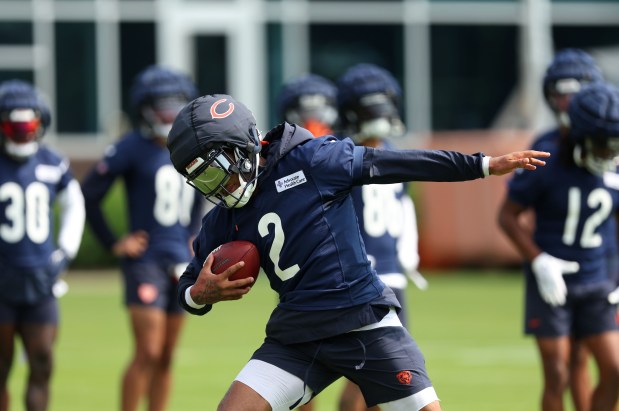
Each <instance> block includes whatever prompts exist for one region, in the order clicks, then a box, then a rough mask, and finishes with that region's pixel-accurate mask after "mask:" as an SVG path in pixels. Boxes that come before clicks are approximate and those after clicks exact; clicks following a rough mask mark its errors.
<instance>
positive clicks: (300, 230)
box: [168, 94, 548, 411]
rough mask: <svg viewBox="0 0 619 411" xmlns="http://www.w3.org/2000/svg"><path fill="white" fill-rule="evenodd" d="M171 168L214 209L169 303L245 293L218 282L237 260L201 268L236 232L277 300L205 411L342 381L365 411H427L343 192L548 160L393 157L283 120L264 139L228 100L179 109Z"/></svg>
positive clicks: (290, 400) (281, 405)
mask: <svg viewBox="0 0 619 411" xmlns="http://www.w3.org/2000/svg"><path fill="white" fill-rule="evenodd" d="M168 149H169V150H170V157H171V159H172V163H173V164H174V167H175V168H176V170H177V171H178V172H179V173H180V174H182V175H183V176H184V177H185V178H186V179H187V182H188V183H189V184H191V185H192V186H193V187H195V188H196V189H197V190H198V191H199V192H201V193H202V194H204V196H205V197H206V198H207V200H209V201H212V202H213V203H215V204H216V205H217V206H218V207H215V208H214V209H213V210H211V211H210V212H209V213H208V214H207V215H206V216H205V217H204V219H203V224H202V228H201V230H200V233H199V234H198V237H197V238H196V241H195V242H194V253H195V255H194V258H193V259H192V261H191V263H190V264H189V266H188V267H187V269H186V271H185V272H184V274H183V275H182V276H181V278H180V281H179V285H178V289H177V292H178V301H179V302H180V304H181V305H182V306H183V307H184V308H185V309H186V310H187V311H188V312H190V313H192V314H196V315H203V314H206V313H207V312H209V311H210V310H211V309H212V308H213V305H214V304H216V303H218V302H220V301H228V300H237V299H240V298H242V297H243V295H245V294H246V293H248V292H249V290H250V288H251V285H252V283H253V278H245V279H240V280H234V281H230V280H229V279H228V278H229V277H230V275H232V274H233V273H234V272H235V271H236V270H238V269H239V268H240V267H242V265H243V263H242V262H239V263H237V264H235V265H233V266H232V267H230V268H228V269H227V270H225V271H224V272H222V273H221V274H218V275H215V274H213V273H212V271H211V265H212V263H213V257H212V256H209V253H210V252H211V251H212V250H213V249H215V248H216V247H217V246H219V245H220V244H222V243H225V242H229V241H232V240H246V241H250V242H252V243H254V244H255V245H256V246H257V247H258V250H259V252H260V261H261V268H262V269H263V270H264V273H265V274H266V276H267V277H268V279H269V282H270V286H271V288H273V289H274V290H275V291H276V292H277V293H278V295H279V304H278V305H277V307H276V308H275V309H274V310H273V312H272V314H271V317H270V319H269V321H268V324H267V326H266V338H265V340H264V342H263V344H262V345H261V346H260V347H259V348H258V349H257V350H256V351H255V353H254V354H253V356H252V358H251V359H250V361H249V362H248V363H247V364H246V365H245V367H244V368H243V369H242V370H241V372H240V373H239V374H238V375H237V377H236V378H235V381H234V382H233V383H232V385H231V386H230V389H229V391H228V392H227V394H226V395H225V396H224V398H223V399H222V401H221V403H220V405H219V407H218V410H220V411H227V410H234V411H268V410H278V411H279V410H289V409H292V408H294V407H296V406H299V405H301V404H304V403H306V402H307V401H309V400H310V399H311V398H312V397H313V396H315V395H317V394H318V393H320V391H322V390H323V389H324V388H325V387H327V386H328V385H330V384H331V383H333V382H334V381H336V380H337V379H339V378H340V377H342V376H344V377H346V378H349V379H351V380H353V381H354V382H355V383H357V384H358V385H359V386H360V388H361V391H362V392H363V395H364V397H365V401H366V403H367V404H368V405H369V406H374V405H379V404H380V406H381V408H382V409H383V410H385V411H390V410H402V411H403V410H424V411H436V410H440V405H439V400H438V396H437V394H436V392H435V390H434V388H433V386H432V383H431V382H430V378H429V377H428V374H427V372H426V370H425V365H424V359H423V355H422V353H421V351H420V350H419V348H418V346H417V345H416V343H415V341H414V340H413V338H412V337H411V336H410V334H409V333H408V331H407V330H406V329H405V328H404V327H402V324H401V322H400V319H399V317H398V316H397V312H398V311H399V310H400V304H399V303H398V300H397V299H396V297H395V295H394V294H393V291H392V290H391V289H390V288H388V287H386V286H385V285H384V283H383V282H382V281H381V280H380V279H379V278H378V275H377V274H376V271H375V270H374V269H372V266H371V264H370V261H369V260H368V258H367V255H366V252H365V247H364V245H363V239H362V238H361V235H360V232H359V227H358V224H357V217H356V213H355V211H354V205H353V202H352V197H351V195H350V191H351V189H352V188H353V187H354V186H356V185H362V184H372V183H382V184H392V183H398V182H403V181H409V180H433V181H462V180H471V179H476V178H482V177H484V176H487V175H490V174H498V175H500V174H505V173H508V172H511V171H513V170H514V169H516V168H521V167H523V168H526V169H529V170H533V169H535V168H536V166H539V165H543V164H544V162H543V161H542V160H541V159H540V158H544V157H546V156H547V155H548V154H547V153H543V152H537V151H523V152H516V153H511V154H508V155H504V156H500V157H486V156H484V155H483V154H482V153H477V154H475V155H465V154H462V153H457V152H451V151H422V150H409V151H394V150H375V149H373V148H371V147H365V146H355V144H354V143H353V142H352V140H350V139H343V140H338V139H336V138H335V137H332V136H323V137H319V138H315V137H314V136H313V135H312V134H311V133H310V132H309V131H307V130H305V129H303V128H301V127H300V126H297V125H291V124H288V123H286V122H284V123H282V124H280V125H278V126H276V127H275V128H273V129H272V130H270V131H269V132H268V133H267V134H266V135H265V136H264V139H262V137H261V136H260V133H259V131H258V129H257V128H256V120H255V119H254V116H253V114H252V113H251V112H250V111H249V110H248V109H247V107H245V106H244V105H243V104H242V103H241V102H239V101H237V100H235V99H234V98H233V97H231V96H229V95H222V94H218V95H207V96H202V97H199V98H197V99H195V100H194V101H193V102H191V103H190V104H188V105H186V106H185V107H184V108H183V109H182V110H181V112H180V113H179V115H178V116H177V117H176V120H175V121H174V125H173V127H172V130H171V131H170V134H169V135H168Z"/></svg>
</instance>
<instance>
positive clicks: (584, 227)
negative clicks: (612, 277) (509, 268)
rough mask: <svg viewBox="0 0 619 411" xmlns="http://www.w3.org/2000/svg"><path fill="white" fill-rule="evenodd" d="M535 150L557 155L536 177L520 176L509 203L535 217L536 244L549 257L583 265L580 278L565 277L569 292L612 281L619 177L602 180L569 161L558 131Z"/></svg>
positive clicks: (511, 184)
mask: <svg viewBox="0 0 619 411" xmlns="http://www.w3.org/2000/svg"><path fill="white" fill-rule="evenodd" d="M533 149H535V150H543V151H548V152H550V153H552V155H551V157H550V158H548V159H546V166H545V167H541V168H538V170H536V172H535V173H523V172H520V170H517V172H516V173H515V174H514V176H513V178H512V179H511V180H510V182H509V191H508V197H509V199H510V200H511V201H514V202H515V203H518V204H520V205H522V206H524V207H528V208H532V209H533V210H534V211H535V226H536V228H535V233H534V241H535V243H536V244H537V245H538V246H539V247H540V248H541V249H542V250H543V251H545V252H547V253H548V254H550V255H552V256H555V257H557V258H561V259H564V260H569V261H577V262H578V263H579V264H580V271H579V272H578V273H576V274H570V275H566V276H564V279H565V281H566V283H567V284H568V286H569V285H570V284H575V283H579V284H582V283H598V282H604V281H606V280H607V278H608V276H609V272H608V267H607V259H606V257H607V256H608V254H609V253H610V252H611V251H610V250H611V249H614V250H616V238H615V236H616V232H615V231H616V228H615V227H616V225H615V224H616V223H615V222H614V220H615V218H616V217H615V214H616V212H617V207H619V191H617V189H618V188H619V184H618V182H617V180H618V179H619V175H617V174H615V173H607V174H606V175H605V176H604V177H600V176H596V175H593V174H591V173H590V172H588V171H587V170H586V169H585V168H582V167H577V166H576V165H574V164H573V163H571V162H569V163H568V162H567V161H565V157H566V156H568V155H571V154H568V153H560V150H561V137H560V135H559V132H558V130H555V131H552V132H550V133H547V134H546V135H543V136H542V137H540V138H539V139H538V140H536V142H535V143H534V144H533ZM564 154H565V155H564Z"/></svg>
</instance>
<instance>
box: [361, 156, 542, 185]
mask: <svg viewBox="0 0 619 411" xmlns="http://www.w3.org/2000/svg"><path fill="white" fill-rule="evenodd" d="M546 157H550V153H547V152H544V151H535V150H527V151H517V152H513V153H510V154H505V155H502V156H498V157H488V156H485V155H484V154H483V153H476V154H463V153H460V152H457V151H448V150H378V149H372V148H369V147H355V153H354V158H355V159H354V160H353V185H362V184H391V183H401V182H405V181H444V182H447V181H467V180H475V179H477V178H483V177H485V176H487V175H503V174H507V173H509V172H512V171H514V170H515V169H517V168H524V169H527V170H535V169H536V167H537V166H543V165H544V164H546V163H545V162H544V160H542V159H543V158H546ZM357 167H358V168H357Z"/></svg>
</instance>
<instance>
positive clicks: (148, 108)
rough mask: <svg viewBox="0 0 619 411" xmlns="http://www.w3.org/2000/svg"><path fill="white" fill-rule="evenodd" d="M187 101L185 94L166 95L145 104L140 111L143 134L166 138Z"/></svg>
mask: <svg viewBox="0 0 619 411" xmlns="http://www.w3.org/2000/svg"><path fill="white" fill-rule="evenodd" d="M187 103H188V100H187V99H185V98H184V97H183V96H164V97H159V98H156V99H154V100H153V101H152V102H150V103H149V104H145V105H143V106H142V109H141V112H140V114H141V118H142V132H143V134H144V135H145V136H147V137H150V138H158V139H166V138H167V137H168V133H169V132H170V130H171V129H172V124H173V123H174V119H175V118H176V116H177V115H178V113H179V112H180V111H181V109H182V108H183V107H184V106H185V104H187Z"/></svg>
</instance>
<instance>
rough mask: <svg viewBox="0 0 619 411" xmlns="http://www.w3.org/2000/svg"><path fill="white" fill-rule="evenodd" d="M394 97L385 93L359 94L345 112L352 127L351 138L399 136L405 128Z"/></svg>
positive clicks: (357, 139)
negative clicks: (356, 99)
mask: <svg viewBox="0 0 619 411" xmlns="http://www.w3.org/2000/svg"><path fill="white" fill-rule="evenodd" d="M394 100H395V97H394V96H390V95H388V94H385V93H371V94H367V95H364V96H361V97H360V98H359V99H358V101H356V102H355V104H354V105H353V106H352V107H351V108H350V109H349V110H348V111H347V112H346V117H347V120H348V122H349V124H351V126H352V127H353V139H354V140H355V141H356V142H362V141H364V140H366V139H368V138H391V137H400V136H402V135H403V134H404V132H405V128H404V124H403V123H402V120H401V119H400V114H399V113H398V109H397V106H396V103H395V101H394Z"/></svg>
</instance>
